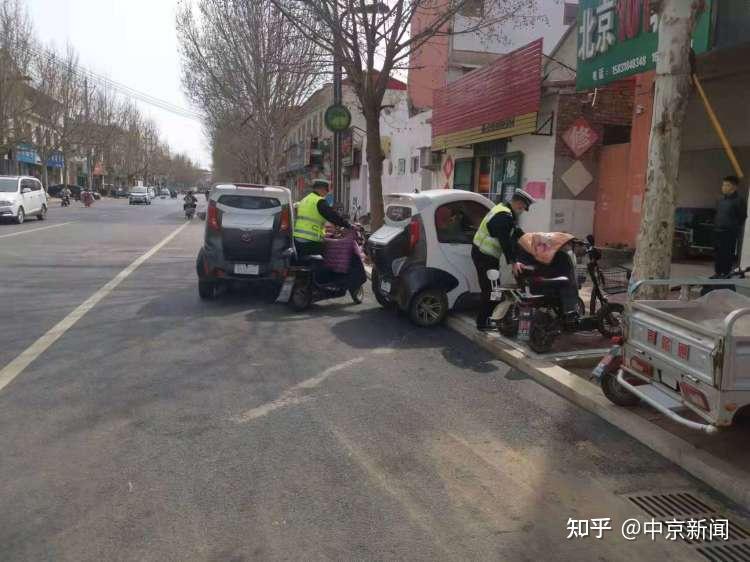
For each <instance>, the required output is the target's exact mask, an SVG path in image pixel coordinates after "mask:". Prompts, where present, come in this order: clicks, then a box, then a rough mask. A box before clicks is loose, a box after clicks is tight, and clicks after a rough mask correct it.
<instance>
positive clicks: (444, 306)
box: [409, 289, 448, 328]
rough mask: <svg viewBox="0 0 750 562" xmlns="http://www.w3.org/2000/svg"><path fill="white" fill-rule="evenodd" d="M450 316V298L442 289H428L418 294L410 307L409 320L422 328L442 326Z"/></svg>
mask: <svg viewBox="0 0 750 562" xmlns="http://www.w3.org/2000/svg"><path fill="white" fill-rule="evenodd" d="M447 315H448V297H447V295H446V294H445V291H443V290H441V289H427V290H424V291H422V292H421V293H418V294H417V295H416V296H415V297H414V298H413V299H412V301H411V305H409V318H410V319H411V321H412V322H413V323H414V324H416V325H417V326H419V327H420V328H431V327H433V326H437V325H438V324H441V323H442V322H443V321H444V320H445V317H446V316H447Z"/></svg>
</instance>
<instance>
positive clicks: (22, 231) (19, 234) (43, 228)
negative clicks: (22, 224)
mask: <svg viewBox="0 0 750 562" xmlns="http://www.w3.org/2000/svg"><path fill="white" fill-rule="evenodd" d="M74 222H76V221H68V222H61V223H60V224H51V225H49V226H40V227H39V228H32V229H31V230H20V231H18V232H11V233H10V234H1V235H0V238H10V237H11V236H21V234H31V233H32V232H39V231H40V230H49V229H50V228H60V227H61V226H65V225H66V224H73V223H74Z"/></svg>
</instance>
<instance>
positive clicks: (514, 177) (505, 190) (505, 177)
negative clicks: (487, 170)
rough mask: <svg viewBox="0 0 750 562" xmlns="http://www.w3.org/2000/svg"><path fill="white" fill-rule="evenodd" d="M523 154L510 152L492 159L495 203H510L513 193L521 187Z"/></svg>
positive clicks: (493, 198)
mask: <svg viewBox="0 0 750 562" xmlns="http://www.w3.org/2000/svg"><path fill="white" fill-rule="evenodd" d="M522 168H523V154H522V153H521V152H510V153H508V154H503V155H500V156H495V157H493V159H492V191H491V193H490V199H492V201H493V202H495V203H500V202H507V201H510V199H511V197H513V192H514V191H515V190H516V189H519V188H520V187H521V178H522Z"/></svg>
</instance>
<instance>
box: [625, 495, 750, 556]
mask: <svg viewBox="0 0 750 562" xmlns="http://www.w3.org/2000/svg"><path fill="white" fill-rule="evenodd" d="M626 497H627V499H628V500H629V501H630V502H631V503H632V504H634V505H636V506H637V507H638V508H640V509H641V510H642V511H643V512H644V513H647V514H648V515H649V516H651V517H653V518H654V519H659V520H667V519H677V520H686V519H727V520H728V522H729V540H728V541H724V540H721V539H716V540H705V541H701V540H690V539H686V538H683V539H682V540H683V541H684V542H685V543H687V544H688V545H690V546H692V547H693V548H694V549H695V552H698V553H699V554H701V555H702V556H703V557H704V558H705V559H706V560H709V561H710V562H750V531H748V530H747V529H744V528H743V527H741V526H739V525H738V524H737V523H735V522H734V521H732V520H731V519H729V518H728V517H727V516H726V515H724V514H722V513H719V512H717V511H716V509H714V508H713V507H711V506H710V505H709V504H708V503H707V502H705V501H703V500H702V499H700V498H698V497H696V496H695V495H694V494H692V493H690V492H672V493H668V494H632V495H628V496H626Z"/></svg>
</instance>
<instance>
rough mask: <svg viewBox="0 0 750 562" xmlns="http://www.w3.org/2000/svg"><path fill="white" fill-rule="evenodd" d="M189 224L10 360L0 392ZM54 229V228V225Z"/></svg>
mask: <svg viewBox="0 0 750 562" xmlns="http://www.w3.org/2000/svg"><path fill="white" fill-rule="evenodd" d="M188 224H189V223H185V224H183V225H181V226H180V227H178V228H177V229H176V230H174V231H173V232H172V233H171V234H169V235H168V236H167V237H166V238H164V240H162V241H161V242H159V243H158V244H156V246H154V247H153V248H151V249H150V250H148V251H147V252H146V253H145V254H143V255H142V256H140V257H139V258H136V259H135V261H133V263H131V264H130V265H129V266H127V267H126V268H125V269H123V270H122V271H121V272H120V273H118V274H117V275H116V276H115V277H114V278H113V279H112V280H111V281H109V282H108V283H107V284H106V285H104V286H103V287H102V288H100V289H99V290H98V291H96V292H95V293H94V294H93V295H91V296H90V297H89V298H88V299H86V300H85V301H84V302H83V303H82V304H80V305H79V306H78V307H77V308H76V309H75V310H73V311H72V312H71V313H70V314H68V315H67V316H66V317H65V318H63V319H62V320H60V322H58V323H57V324H55V325H54V326H53V327H52V328H50V329H49V331H48V332H47V333H46V334H44V335H43V336H42V337H40V338H39V339H38V340H36V341H35V342H34V343H33V344H31V345H30V346H29V347H28V348H26V349H25V350H24V351H23V352H21V354H20V355H19V356H18V357H16V358H15V359H14V360H13V361H11V362H10V363H8V364H7V365H6V366H5V367H3V369H2V370H1V371H0V391H2V390H3V389H4V388H5V387H6V386H8V385H9V384H10V383H11V382H12V381H13V379H15V378H16V377H17V376H18V375H20V374H21V373H22V372H23V371H24V369H26V367H28V366H29V364H31V362H32V361H34V360H35V359H36V358H37V357H39V356H40V355H41V354H42V353H44V352H45V351H46V350H47V349H48V348H49V347H50V346H51V345H52V344H53V343H55V342H56V341H57V340H58V339H60V338H61V337H62V336H63V335H64V334H65V332H67V331H68V330H70V329H71V328H72V327H73V326H74V325H75V323H76V322H78V321H79V320H80V319H81V318H83V317H84V316H85V315H86V313H87V312H88V311H89V310H91V309H92V308H94V307H95V306H96V305H97V304H98V303H99V301H101V300H102V299H103V298H104V297H106V296H107V295H108V294H110V293H111V292H112V291H114V290H115V288H117V286H118V285H119V284H120V283H122V282H123V281H125V279H127V278H128V277H129V276H130V275H131V274H132V273H133V272H134V271H135V270H136V269H138V268H139V267H140V266H141V265H142V264H143V263H144V262H145V261H146V260H148V259H149V258H151V257H152V256H153V255H154V254H155V253H156V252H158V251H159V250H161V249H162V248H163V247H164V246H165V245H167V244H168V243H169V242H170V241H171V240H172V239H173V238H174V237H175V236H177V235H178V234H179V233H180V232H182V230H183V229H185V227H187V226H188ZM56 226H57V225H56Z"/></svg>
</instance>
